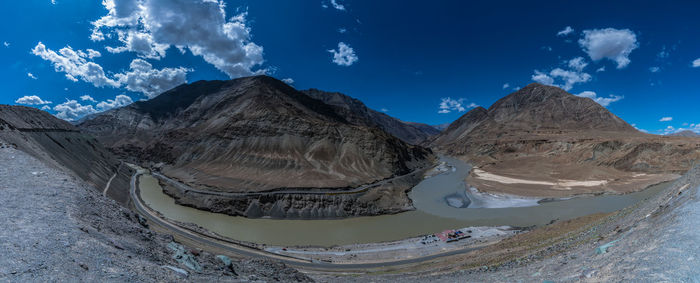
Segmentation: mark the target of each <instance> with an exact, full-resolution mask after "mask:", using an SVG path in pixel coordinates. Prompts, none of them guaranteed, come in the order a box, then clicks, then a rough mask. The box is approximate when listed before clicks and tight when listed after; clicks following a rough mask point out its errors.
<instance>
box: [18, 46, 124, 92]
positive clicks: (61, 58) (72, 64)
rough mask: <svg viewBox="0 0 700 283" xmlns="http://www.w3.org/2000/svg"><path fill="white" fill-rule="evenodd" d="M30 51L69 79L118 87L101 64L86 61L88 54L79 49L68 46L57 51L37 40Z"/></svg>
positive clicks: (95, 84)
mask: <svg viewBox="0 0 700 283" xmlns="http://www.w3.org/2000/svg"><path fill="white" fill-rule="evenodd" d="M32 53H33V54H34V55H37V56H39V57H41V58H42V59H44V60H46V61H49V62H51V63H52V64H53V66H54V68H55V69H56V72H64V73H66V78H68V79H69V80H71V81H74V82H77V81H78V79H81V80H83V81H85V82H88V83H91V84H93V85H94V86H96V87H104V86H111V87H119V83H118V82H117V81H114V80H112V79H110V78H108V77H107V75H106V74H105V71H104V70H103V69H102V66H100V65H98V64H96V63H94V62H92V61H88V60H87V59H90V57H89V56H90V55H89V54H88V53H89V52H88V53H85V52H83V51H81V50H78V51H75V50H73V48H71V47H70V46H66V47H64V48H61V50H59V51H58V53H57V52H55V51H53V50H51V49H48V48H46V46H45V45H44V44H43V43H41V42H39V43H38V44H37V45H36V46H35V47H34V49H32Z"/></svg>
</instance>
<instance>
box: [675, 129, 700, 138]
mask: <svg viewBox="0 0 700 283" xmlns="http://www.w3.org/2000/svg"><path fill="white" fill-rule="evenodd" d="M668 136H670V137H687V138H697V137H700V134H698V133H696V132H693V131H680V132H677V133H673V134H668Z"/></svg>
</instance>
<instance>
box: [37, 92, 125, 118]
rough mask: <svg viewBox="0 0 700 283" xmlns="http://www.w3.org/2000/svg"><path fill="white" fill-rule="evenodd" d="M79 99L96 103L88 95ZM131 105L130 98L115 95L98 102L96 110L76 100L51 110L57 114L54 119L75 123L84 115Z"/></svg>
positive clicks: (68, 101) (69, 100) (67, 100)
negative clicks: (112, 97)
mask: <svg viewBox="0 0 700 283" xmlns="http://www.w3.org/2000/svg"><path fill="white" fill-rule="evenodd" d="M80 99H81V100H82V101H88V102H93V103H94V102H97V101H95V99H94V98H92V97H91V96H89V95H83V96H81V97H80ZM131 103H133V101H132V100H131V97H129V96H126V95H123V94H120V95H117V96H116V97H115V98H114V99H107V100H106V101H100V102H99V103H97V105H96V107H97V108H95V107H93V106H92V105H82V104H80V103H79V102H78V101H77V100H73V99H66V102H64V103H61V104H58V105H56V106H54V107H53V110H54V111H56V112H57V113H56V115H55V116H56V117H58V118H60V119H63V120H68V121H75V120H78V119H80V118H82V117H84V116H85V115H90V114H94V113H98V112H103V111H107V110H109V109H112V108H118V107H124V106H127V105H129V104H131ZM42 109H43V108H42Z"/></svg>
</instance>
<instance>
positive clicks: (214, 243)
mask: <svg viewBox="0 0 700 283" xmlns="http://www.w3.org/2000/svg"><path fill="white" fill-rule="evenodd" d="M142 174H144V172H142V171H138V170H137V172H136V173H134V175H132V177H131V188H130V195H131V198H132V200H133V202H132V203H133V206H134V208H135V210H136V211H137V212H138V213H139V214H140V215H142V216H143V217H146V219H148V220H149V221H150V222H152V223H155V224H157V225H158V226H161V227H162V228H164V229H166V230H167V231H169V233H171V234H172V235H173V236H179V237H183V238H186V239H188V240H190V241H194V242H196V243H199V244H200V245H203V246H209V247H212V248H216V249H220V250H224V251H227V252H230V253H234V254H239V255H243V256H247V257H264V258H268V259H273V260H278V261H282V262H284V263H285V264H287V265H290V266H294V267H298V268H304V269H314V270H323V271H352V270H364V271H366V270H367V269H374V268H385V267H396V266H402V265H410V264H417V263H422V262H425V261H429V260H433V259H437V258H442V257H447V256H452V255H457V254H463V253H467V252H470V251H474V250H477V249H478V248H465V249H460V250H453V251H449V252H445V253H439V254H433V255H429V256H424V257H418V258H412V259H406V260H398V261H390V262H381V263H361V264H334V263H329V262H321V261H311V260H304V259H298V258H293V257H286V256H282V255H277V254H272V253H268V252H265V251H261V250H257V249H253V248H249V247H245V246H242V245H240V244H236V243H233V242H231V241H227V240H226V239H219V238H214V237H211V236H208V235H204V234H201V233H199V232H196V231H193V230H191V229H188V228H185V227H182V226H180V225H178V224H175V223H173V222H171V221H169V220H167V219H164V218H161V217H160V216H158V214H157V213H156V212H153V211H151V210H150V209H149V208H148V207H147V206H146V205H145V204H143V203H142V200H141V198H140V197H139V194H138V192H137V189H138V188H137V180H138V177H139V176H141V175H142Z"/></svg>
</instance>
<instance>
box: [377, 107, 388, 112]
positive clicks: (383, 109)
mask: <svg viewBox="0 0 700 283" xmlns="http://www.w3.org/2000/svg"><path fill="white" fill-rule="evenodd" d="M379 111H382V112H385V113H386V112H389V109H387V108H382V109H379Z"/></svg>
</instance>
